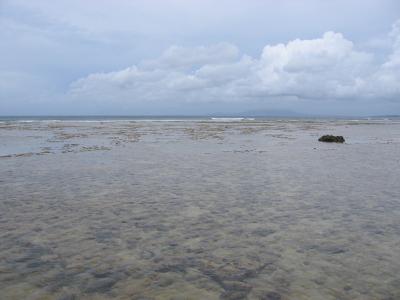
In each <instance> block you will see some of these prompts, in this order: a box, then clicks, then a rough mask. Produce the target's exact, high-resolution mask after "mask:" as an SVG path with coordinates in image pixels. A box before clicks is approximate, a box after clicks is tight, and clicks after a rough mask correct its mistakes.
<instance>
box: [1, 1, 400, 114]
mask: <svg viewBox="0 0 400 300" xmlns="http://www.w3.org/2000/svg"><path fill="white" fill-rule="evenodd" d="M250 111H251V112H255V111H265V112H278V111H279V112H281V111H285V112H298V113H302V114H315V115H349V116H350V115H354V116H356V115H360V116H365V115H386V114H400V1H398V0H374V1H373V0H362V1H361V0H335V1H328V0H326V1H324V0H319V1H317V0H281V1H273V0H247V1H244V0H242V1H239V0H218V1H217V0H130V1H128V0H57V1H54V0H53V1H52V0H35V1H32V0H0V115H178V114H186V115H201V114H221V113H223V114H236V113H239V114H240V113H245V112H250Z"/></svg>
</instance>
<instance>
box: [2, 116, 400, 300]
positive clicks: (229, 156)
mask: <svg viewBox="0 0 400 300" xmlns="http://www.w3.org/2000/svg"><path fill="white" fill-rule="evenodd" d="M327 133H332V134H341V135H344V136H345V138H346V143H345V144H324V143H320V142H318V141H317V139H318V137H319V136H321V135H323V134H327ZM0 156H1V158H0V189H1V193H0V228H1V232H0V291H1V292H0V298H1V299H63V300H67V299H68V300H70V299H274V300H276V299H400V251H399V250H398V249H400V188H399V182H400V168H399V167H400V124H398V123H396V122H391V121H387V122H374V121H359V122H354V121H353V122H352V121H346V120H340V121H306V120H300V121H295V120H293V121H289V120H282V121H279V120H275V121H268V120H265V121H259V120H244V121H238V122H202V121H190V120H188V121H185V122H173V121H172V122H144V121H136V122H135V121H125V122H118V121H115V122H90V123H89V122H79V121H74V122H40V121H34V122H29V123H23V122H13V121H9V122H4V123H2V124H0Z"/></svg>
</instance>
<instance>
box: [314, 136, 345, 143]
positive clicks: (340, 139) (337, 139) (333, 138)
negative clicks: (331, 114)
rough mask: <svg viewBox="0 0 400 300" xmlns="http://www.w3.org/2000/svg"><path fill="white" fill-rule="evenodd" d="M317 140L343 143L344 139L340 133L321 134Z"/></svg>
mask: <svg viewBox="0 0 400 300" xmlns="http://www.w3.org/2000/svg"><path fill="white" fill-rule="evenodd" d="M318 141H320V142H326V143H344V142H345V139H344V137H343V136H341V135H323V136H321V137H320V138H319V139H318Z"/></svg>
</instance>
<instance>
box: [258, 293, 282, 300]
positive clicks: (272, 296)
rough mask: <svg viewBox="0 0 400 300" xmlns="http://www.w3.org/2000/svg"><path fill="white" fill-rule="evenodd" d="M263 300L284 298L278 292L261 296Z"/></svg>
mask: <svg viewBox="0 0 400 300" xmlns="http://www.w3.org/2000/svg"><path fill="white" fill-rule="evenodd" d="M260 299H261V300H281V299H282V296H281V295H280V294H278V293H277V292H266V293H265V294H264V295H262V296H261V298H260Z"/></svg>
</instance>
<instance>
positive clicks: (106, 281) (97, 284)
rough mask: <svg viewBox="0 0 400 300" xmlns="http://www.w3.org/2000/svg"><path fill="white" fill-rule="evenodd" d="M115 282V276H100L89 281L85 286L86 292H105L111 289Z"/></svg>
mask: <svg viewBox="0 0 400 300" xmlns="http://www.w3.org/2000/svg"><path fill="white" fill-rule="evenodd" d="M116 283H117V280H116V279H115V278H101V279H98V280H96V281H94V282H92V283H90V284H89V285H88V286H87V288H86V292H87V293H105V292H108V291H109V290H111V288H112V287H113V286H114V284H116Z"/></svg>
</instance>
